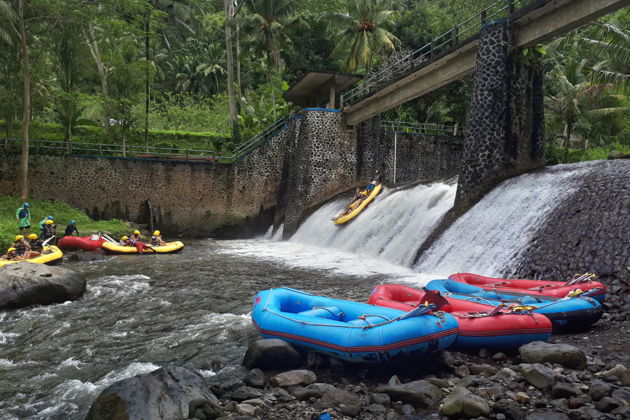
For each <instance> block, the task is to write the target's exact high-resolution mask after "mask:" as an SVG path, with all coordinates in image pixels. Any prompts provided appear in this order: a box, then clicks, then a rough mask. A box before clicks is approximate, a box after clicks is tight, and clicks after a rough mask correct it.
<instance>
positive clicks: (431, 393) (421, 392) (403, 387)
mask: <svg viewBox="0 0 630 420" xmlns="http://www.w3.org/2000/svg"><path fill="white" fill-rule="evenodd" d="M376 392H379V393H382V394H387V395H389V398H391V399H392V401H402V402H404V403H409V404H412V405H414V406H419V407H434V406H435V405H436V404H437V403H438V402H440V400H441V399H442V397H443V396H444V394H443V393H442V391H441V390H440V388H438V387H437V386H435V385H433V384H432V383H430V382H427V381H423V380H420V381H413V382H407V383H406V384H400V385H384V386H380V387H378V388H376Z"/></svg>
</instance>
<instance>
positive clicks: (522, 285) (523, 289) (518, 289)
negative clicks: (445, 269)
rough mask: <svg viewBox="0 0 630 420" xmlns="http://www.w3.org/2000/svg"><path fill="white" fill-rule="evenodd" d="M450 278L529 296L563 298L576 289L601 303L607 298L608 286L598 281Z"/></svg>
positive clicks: (473, 275)
mask: <svg viewBox="0 0 630 420" xmlns="http://www.w3.org/2000/svg"><path fill="white" fill-rule="evenodd" d="M448 278H449V279H450V280H454V281H458V282H460V283H466V284H470V285H471V286H477V287H481V288H482V289H486V290H500V291H502V292H507V293H518V294H522V295H529V296H550V297H556V298H563V297H566V296H567V295H568V294H569V293H571V292H573V291H574V290H576V289H580V290H582V291H583V292H588V291H591V293H589V295H588V296H589V297H592V298H593V299H596V300H598V301H600V302H602V301H603V300H604V297H605V296H606V286H604V285H603V284H602V283H600V282H598V281H592V280H590V281H584V282H579V283H575V284H568V282H565V281H551V280H524V279H500V278H495V277H485V276H480V275H478V274H472V273H458V274H451V275H450V276H449V277H448Z"/></svg>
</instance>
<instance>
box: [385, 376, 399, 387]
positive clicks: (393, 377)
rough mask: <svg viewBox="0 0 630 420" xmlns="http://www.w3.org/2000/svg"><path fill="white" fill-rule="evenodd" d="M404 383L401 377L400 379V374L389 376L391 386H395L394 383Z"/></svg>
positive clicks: (388, 383)
mask: <svg viewBox="0 0 630 420" xmlns="http://www.w3.org/2000/svg"><path fill="white" fill-rule="evenodd" d="M400 384H402V382H400V379H398V376H396V375H394V376H392V377H391V378H389V381H387V385H390V386H394V385H400Z"/></svg>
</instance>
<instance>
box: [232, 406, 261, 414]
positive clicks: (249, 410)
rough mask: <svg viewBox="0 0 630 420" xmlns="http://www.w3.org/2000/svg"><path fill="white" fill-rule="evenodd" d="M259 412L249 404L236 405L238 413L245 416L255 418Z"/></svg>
mask: <svg viewBox="0 0 630 420" xmlns="http://www.w3.org/2000/svg"><path fill="white" fill-rule="evenodd" d="M256 411H258V408H257V407H254V406H253V405H249V404H243V403H241V404H236V412H237V413H238V414H240V415H243V416H254V415H255V414H256Z"/></svg>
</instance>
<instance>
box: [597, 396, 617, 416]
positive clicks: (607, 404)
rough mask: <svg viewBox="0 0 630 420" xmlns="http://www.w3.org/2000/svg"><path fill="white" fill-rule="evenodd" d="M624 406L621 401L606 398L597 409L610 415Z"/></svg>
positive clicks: (600, 401)
mask: <svg viewBox="0 0 630 420" xmlns="http://www.w3.org/2000/svg"><path fill="white" fill-rule="evenodd" d="M621 406H622V404H621V402H620V401H619V400H617V399H615V398H612V397H604V398H602V399H601V400H599V402H598V403H597V409H598V410H599V411H603V412H604V413H609V412H611V411H613V410H614V409H616V408H619V407H621Z"/></svg>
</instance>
